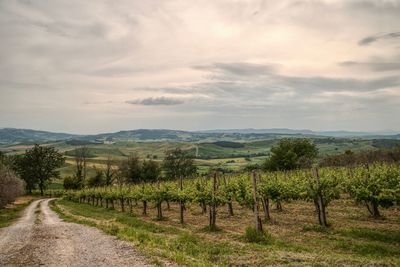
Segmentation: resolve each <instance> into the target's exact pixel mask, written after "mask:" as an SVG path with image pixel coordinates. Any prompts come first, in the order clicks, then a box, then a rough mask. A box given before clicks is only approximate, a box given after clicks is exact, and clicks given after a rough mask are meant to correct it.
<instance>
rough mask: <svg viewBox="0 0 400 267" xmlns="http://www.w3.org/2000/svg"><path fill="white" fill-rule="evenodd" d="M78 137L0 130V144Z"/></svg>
mask: <svg viewBox="0 0 400 267" xmlns="http://www.w3.org/2000/svg"><path fill="white" fill-rule="evenodd" d="M77 137H79V136H78V135H74V134H67V133H53V132H46V131H36V130H29V129H15V128H0V144H14V143H35V142H40V143H41V142H49V141H58V140H67V139H71V138H77Z"/></svg>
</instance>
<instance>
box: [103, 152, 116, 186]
mask: <svg viewBox="0 0 400 267" xmlns="http://www.w3.org/2000/svg"><path fill="white" fill-rule="evenodd" d="M114 176H115V171H114V169H113V165H112V160H111V156H110V155H109V156H108V157H107V161H106V168H105V170H104V185H106V186H110V185H112V184H113V182H114V178H115V177H114Z"/></svg>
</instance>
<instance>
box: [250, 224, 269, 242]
mask: <svg viewBox="0 0 400 267" xmlns="http://www.w3.org/2000/svg"><path fill="white" fill-rule="evenodd" d="M244 237H245V239H246V241H247V242H251V243H269V242H270V241H271V240H272V236H271V234H270V233H268V232H266V231H262V232H260V231H258V230H257V229H256V228H255V227H247V228H246V232H245V234H244Z"/></svg>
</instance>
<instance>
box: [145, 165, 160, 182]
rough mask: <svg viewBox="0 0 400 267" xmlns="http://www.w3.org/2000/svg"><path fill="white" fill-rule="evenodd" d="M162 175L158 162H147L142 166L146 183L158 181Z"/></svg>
mask: <svg viewBox="0 0 400 267" xmlns="http://www.w3.org/2000/svg"><path fill="white" fill-rule="evenodd" d="M160 175H161V166H160V164H159V163H158V162H157V161H154V160H145V161H143V164H142V171H141V177H142V180H143V181H145V182H155V181H158V180H159V178H160Z"/></svg>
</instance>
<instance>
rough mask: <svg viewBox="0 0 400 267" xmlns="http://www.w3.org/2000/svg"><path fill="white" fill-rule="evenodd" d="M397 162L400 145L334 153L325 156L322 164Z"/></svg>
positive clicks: (352, 164) (399, 156) (399, 158)
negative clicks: (389, 147)
mask: <svg viewBox="0 0 400 267" xmlns="http://www.w3.org/2000/svg"><path fill="white" fill-rule="evenodd" d="M377 162H382V163H395V162H400V146H397V147H396V148H394V149H390V150H389V149H379V150H369V151H362V152H357V153H355V152H353V151H351V150H347V151H345V152H344V153H343V154H339V155H332V156H326V157H324V158H323V159H322V160H321V162H320V165H321V166H325V167H328V166H336V167H339V166H354V165H361V164H366V163H368V164H371V163H377Z"/></svg>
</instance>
